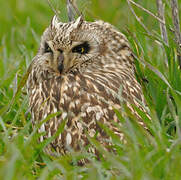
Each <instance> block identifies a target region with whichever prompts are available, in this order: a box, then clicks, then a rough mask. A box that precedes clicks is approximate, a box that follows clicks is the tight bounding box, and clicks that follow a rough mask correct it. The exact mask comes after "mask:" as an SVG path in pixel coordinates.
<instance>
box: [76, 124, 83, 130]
mask: <svg viewBox="0 0 181 180" xmlns="http://www.w3.org/2000/svg"><path fill="white" fill-rule="evenodd" d="M77 127H78V129H79V130H80V131H82V130H83V127H82V124H81V123H80V122H78V123H77Z"/></svg>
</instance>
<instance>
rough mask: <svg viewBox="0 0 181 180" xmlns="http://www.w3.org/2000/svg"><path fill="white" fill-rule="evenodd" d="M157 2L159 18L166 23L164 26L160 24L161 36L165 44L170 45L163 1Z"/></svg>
mask: <svg viewBox="0 0 181 180" xmlns="http://www.w3.org/2000/svg"><path fill="white" fill-rule="evenodd" d="M156 2H157V9H158V16H159V18H160V19H162V21H163V22H164V24H163V23H160V31H161V36H162V39H163V40H164V42H165V43H166V44H167V45H168V36H167V29H166V26H165V15H164V10H165V8H164V5H163V2H162V0H157V1H156Z"/></svg>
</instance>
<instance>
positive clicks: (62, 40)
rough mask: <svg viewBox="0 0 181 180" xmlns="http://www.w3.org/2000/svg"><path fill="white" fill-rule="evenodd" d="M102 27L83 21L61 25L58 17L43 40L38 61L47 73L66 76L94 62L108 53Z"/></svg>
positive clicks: (47, 30)
mask: <svg viewBox="0 0 181 180" xmlns="http://www.w3.org/2000/svg"><path fill="white" fill-rule="evenodd" d="M99 26H100V25H97V24H96V23H90V22H86V21H83V19H82V18H81V17H79V18H78V19H77V20H76V21H74V22H69V23H62V22H59V21H58V19H57V18H56V16H55V17H54V18H53V19H52V22H51V25H50V26H49V27H48V28H47V29H46V30H45V32H44V34H43V36H42V39H41V44H40V49H39V52H38V54H37V56H38V58H37V59H38V61H40V64H43V67H44V68H46V69H51V70H53V71H54V72H57V73H60V74H66V73H68V72H70V71H73V70H74V68H77V67H80V66H81V65H82V64H83V63H85V62H88V61H89V60H91V59H93V58H94V59H95V57H97V56H99V55H101V54H102V53H103V51H105V50H106V46H105V43H104V39H103V37H102V33H101V31H100V30H99Z"/></svg>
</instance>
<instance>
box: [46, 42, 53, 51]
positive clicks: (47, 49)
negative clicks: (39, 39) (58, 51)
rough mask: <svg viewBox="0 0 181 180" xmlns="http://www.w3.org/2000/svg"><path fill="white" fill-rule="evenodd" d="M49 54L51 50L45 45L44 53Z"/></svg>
mask: <svg viewBox="0 0 181 180" xmlns="http://www.w3.org/2000/svg"><path fill="white" fill-rule="evenodd" d="M49 52H52V50H51V48H50V47H49V45H48V44H47V43H45V53H49Z"/></svg>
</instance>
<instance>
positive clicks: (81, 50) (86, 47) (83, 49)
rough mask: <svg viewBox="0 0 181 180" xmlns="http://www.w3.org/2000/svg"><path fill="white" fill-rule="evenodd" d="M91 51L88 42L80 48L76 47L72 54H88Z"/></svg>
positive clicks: (79, 46)
mask: <svg viewBox="0 0 181 180" xmlns="http://www.w3.org/2000/svg"><path fill="white" fill-rule="evenodd" d="M89 50H90V46H89V44H88V43H87V42H84V43H83V44H80V45H78V46H75V47H74V48H73V49H72V52H73V53H79V54H86V53H88V52H89Z"/></svg>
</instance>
